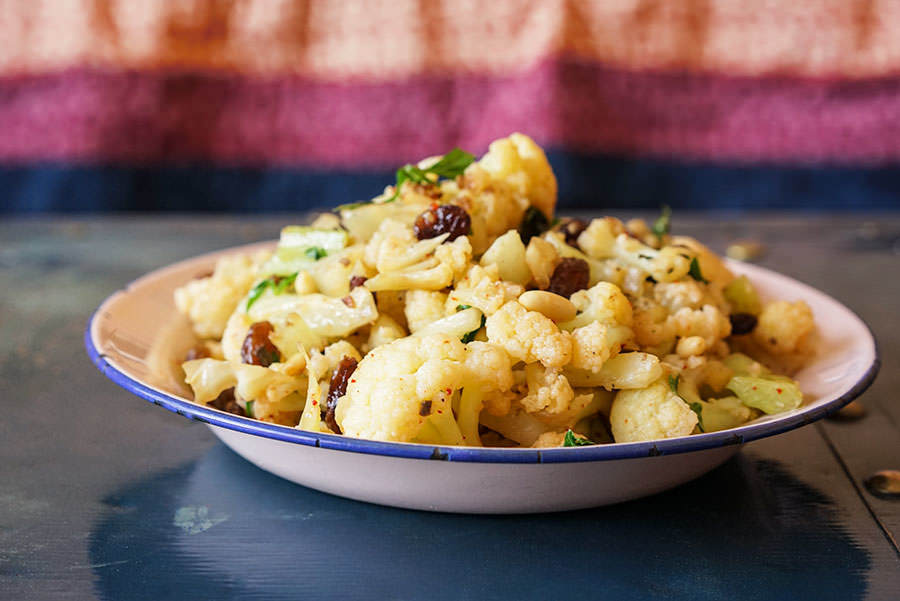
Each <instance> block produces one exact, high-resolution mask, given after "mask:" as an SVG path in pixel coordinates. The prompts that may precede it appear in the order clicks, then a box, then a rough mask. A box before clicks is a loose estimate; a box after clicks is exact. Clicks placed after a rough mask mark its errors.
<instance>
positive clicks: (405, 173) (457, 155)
mask: <svg viewBox="0 0 900 601" xmlns="http://www.w3.org/2000/svg"><path fill="white" fill-rule="evenodd" d="M473 162H475V157H474V156H473V155H471V154H469V153H468V152H466V151H465V150H461V149H459V148H454V149H453V150H451V151H450V152H448V153H447V154H445V155H444V156H442V157H441V158H440V160H438V162H436V163H435V164H434V165H431V166H430V167H426V168H425V169H422V168H420V167H417V166H416V165H410V164H406V165H404V166H402V167H400V168H399V169H397V183H396V184H394V195H393V196H392V197H391V198H389V199H388V200H386V201H385V202H393V201H395V200H397V197H398V196H400V187H401V186H402V185H403V182H407V181H409V182H413V183H416V184H423V185H430V184H433V183H435V182H434V181H433V180H432V179H431V178H430V177H429V175H436V176H437V177H438V179H440V178H444V179H454V178H455V177H457V176H459V175H462V172H463V171H465V170H466V167H468V166H469V165H471V164H472V163H473Z"/></svg>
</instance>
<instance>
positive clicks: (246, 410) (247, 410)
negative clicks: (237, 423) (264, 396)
mask: <svg viewBox="0 0 900 601" xmlns="http://www.w3.org/2000/svg"><path fill="white" fill-rule="evenodd" d="M254 403H256V401H247V404H246V407H244V413H246V414H247V417H252V418H256V415H255V414H254V413H253V404H254Z"/></svg>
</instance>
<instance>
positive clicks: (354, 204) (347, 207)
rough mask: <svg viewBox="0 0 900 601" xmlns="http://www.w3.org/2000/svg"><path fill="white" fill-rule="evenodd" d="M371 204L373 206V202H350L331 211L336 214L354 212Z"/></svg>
mask: <svg viewBox="0 0 900 601" xmlns="http://www.w3.org/2000/svg"><path fill="white" fill-rule="evenodd" d="M370 204H373V203H372V201H371V200H364V201H362V202H348V203H347V204H342V205H338V206H336V207H334V208H333V209H331V210H332V211H333V212H335V213H340V212H341V211H352V210H353V209H358V208H359V207H364V206H366V205H370Z"/></svg>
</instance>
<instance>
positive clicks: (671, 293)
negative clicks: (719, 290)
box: [653, 280, 705, 313]
mask: <svg viewBox="0 0 900 601" xmlns="http://www.w3.org/2000/svg"><path fill="white" fill-rule="evenodd" d="M653 298H654V299H655V300H656V302H657V303H659V304H660V305H662V306H663V307H665V308H666V309H668V310H669V311H671V312H672V313H674V312H676V311H678V310H679V309H683V308H684V307H687V308H689V309H699V308H700V307H701V306H702V305H703V301H704V298H705V294H704V292H703V289H702V288H701V287H700V283H699V282H696V281H694V280H682V281H680V282H660V283H659V284H656V285H655V286H654V287H653Z"/></svg>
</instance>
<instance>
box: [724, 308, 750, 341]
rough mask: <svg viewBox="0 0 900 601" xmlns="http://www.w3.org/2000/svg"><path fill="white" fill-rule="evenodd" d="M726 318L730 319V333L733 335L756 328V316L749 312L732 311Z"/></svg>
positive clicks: (741, 334)
mask: <svg viewBox="0 0 900 601" xmlns="http://www.w3.org/2000/svg"><path fill="white" fill-rule="evenodd" d="M728 319H729V320H730V321H731V333H732V334H733V335H734V336H743V335H744V334H749V333H750V332H752V331H753V330H754V329H756V316H755V315H751V314H750V313H732V314H731V315H729V316H728Z"/></svg>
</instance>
